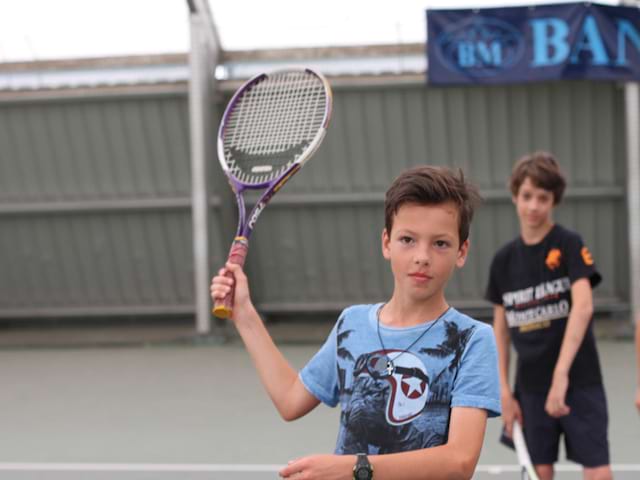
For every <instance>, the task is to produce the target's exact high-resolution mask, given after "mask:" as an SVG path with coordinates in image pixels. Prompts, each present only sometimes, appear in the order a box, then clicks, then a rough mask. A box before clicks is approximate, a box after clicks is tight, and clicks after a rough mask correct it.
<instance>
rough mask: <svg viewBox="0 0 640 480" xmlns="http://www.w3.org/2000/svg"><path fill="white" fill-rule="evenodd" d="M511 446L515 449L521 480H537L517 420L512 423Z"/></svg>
mask: <svg viewBox="0 0 640 480" xmlns="http://www.w3.org/2000/svg"><path fill="white" fill-rule="evenodd" d="M513 445H514V447H515V449H516V455H517V456H518V463H519V464H520V469H521V473H522V480H539V479H538V474H537V473H536V469H535V468H534V467H533V463H531V457H530V456H529V450H527V443H526V442H525V440H524V434H523V433H522V427H521V426H520V424H519V423H518V421H517V420H516V421H514V422H513Z"/></svg>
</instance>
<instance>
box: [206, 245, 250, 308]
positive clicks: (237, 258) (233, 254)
mask: <svg viewBox="0 0 640 480" xmlns="http://www.w3.org/2000/svg"><path fill="white" fill-rule="evenodd" d="M248 250H249V241H248V240H247V238H246V237H236V238H235V239H234V241H233V243H232V244H231V250H230V251H229V258H228V260H227V261H228V262H231V263H234V264H236V265H240V266H241V267H244V261H245V259H246V258H247V251H248ZM225 276H226V277H229V278H232V277H233V274H232V273H231V272H227V273H226V274H225ZM235 293H236V285H235V283H234V284H233V285H231V291H230V292H229V293H228V294H227V296H226V297H224V298H223V299H222V300H218V301H216V302H215V305H214V306H213V310H212V312H213V314H214V315H215V316H216V317H218V318H231V314H232V313H233V298H234V296H235Z"/></svg>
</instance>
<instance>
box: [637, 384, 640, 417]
mask: <svg viewBox="0 0 640 480" xmlns="http://www.w3.org/2000/svg"><path fill="white" fill-rule="evenodd" d="M636 408H637V409H638V413H640V386H638V388H637V389H636Z"/></svg>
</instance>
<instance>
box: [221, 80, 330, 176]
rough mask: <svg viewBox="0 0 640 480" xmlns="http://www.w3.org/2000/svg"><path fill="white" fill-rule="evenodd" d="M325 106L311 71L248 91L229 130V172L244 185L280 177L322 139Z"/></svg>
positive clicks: (265, 82)
mask: <svg viewBox="0 0 640 480" xmlns="http://www.w3.org/2000/svg"><path fill="white" fill-rule="evenodd" d="M326 104H327V91H326V89H325V86H324V84H323V82H322V81H321V80H320V79H319V78H318V77H316V76H315V75H313V74H311V73H307V72H282V73H280V74H278V75H272V76H269V77H267V78H266V79H265V80H263V81H262V82H259V83H257V84H256V85H254V86H253V87H252V88H250V89H249V90H247V91H246V92H245V93H244V95H242V97H241V98H240V99H239V100H238V102H237V104H236V107H235V108H234V109H233V111H232V112H231V114H230V115H229V118H228V121H227V126H226V129H225V137H224V148H225V156H226V158H227V165H228V167H229V170H230V173H231V174H232V175H233V176H234V177H236V178H237V179H238V180H240V181H241V182H243V183H263V182H268V181H271V180H273V179H274V178H277V177H278V176H280V175H281V174H282V173H283V172H284V170H285V169H286V168H288V167H289V166H290V165H291V164H292V163H293V162H295V161H296V160H297V159H298V158H299V157H300V156H301V155H303V154H304V152H305V150H306V149H307V147H308V146H309V145H310V144H311V143H312V141H313V140H314V138H315V137H316V136H317V135H318V132H319V131H320V130H321V128H322V126H323V123H324V121H325V116H326Z"/></svg>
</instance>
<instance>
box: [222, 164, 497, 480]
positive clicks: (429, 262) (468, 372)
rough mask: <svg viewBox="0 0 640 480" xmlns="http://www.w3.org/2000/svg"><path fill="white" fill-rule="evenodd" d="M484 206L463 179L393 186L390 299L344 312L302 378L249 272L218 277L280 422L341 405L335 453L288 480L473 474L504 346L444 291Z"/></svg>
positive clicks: (423, 175)
mask: <svg viewBox="0 0 640 480" xmlns="http://www.w3.org/2000/svg"><path fill="white" fill-rule="evenodd" d="M478 201H479V195H478V194H477V191H476V190H475V188H474V187H472V186H471V185H469V184H468V183H467V182H466V181H465V180H464V177H463V175H462V172H459V173H457V174H456V173H454V172H452V171H451V170H449V169H447V168H443V167H432V166H423V167H417V168H413V169H410V170H407V171H405V172H404V173H402V174H401V175H400V176H399V177H398V178H397V179H396V180H395V181H394V182H393V184H392V185H391V187H390V188H389V190H388V191H387V194H386V198H385V228H384V230H383V232H382V254H383V256H384V258H386V259H387V260H388V261H389V263H390V265H391V271H392V273H393V277H394V289H393V294H392V296H391V298H390V299H389V300H388V301H387V302H385V303H379V304H375V305H357V306H353V307H350V308H347V309H346V310H344V311H343V312H342V314H341V315H340V317H339V319H338V321H337V323H336V325H335V326H334V328H333V330H332V331H331V333H330V335H329V337H328V339H327V341H326V342H325V344H324V345H323V346H322V348H321V349H320V350H319V351H318V353H317V354H316V355H315V356H314V357H313V358H312V359H311V360H310V361H309V363H308V364H307V365H306V366H305V367H304V368H303V369H302V371H301V372H300V373H299V374H298V373H297V372H295V371H294V370H293V368H292V367H291V366H290V365H289V364H288V363H287V361H286V360H285V358H284V357H283V356H282V354H281V353H280V351H279V350H278V348H277V347H276V346H275V344H274V343H273V341H272V339H271V337H270V336H269V334H268V332H267V330H266V328H265V326H264V324H263V323H262V321H261V320H260V317H259V316H258V313H257V312H256V310H255V308H254V306H253V305H252V303H251V299H250V296H249V290H248V286H247V278H246V276H245V275H244V273H243V272H242V270H241V269H240V268H239V267H238V266H237V265H232V264H227V265H226V267H225V268H223V269H221V270H220V272H219V274H218V275H217V276H216V277H214V278H213V280H212V284H211V296H212V298H213V299H214V301H215V300H216V299H220V298H223V297H224V296H225V295H226V294H227V293H228V292H229V291H230V287H231V285H232V283H233V282H234V279H235V286H236V289H235V305H234V310H233V317H232V320H233V322H234V324H235V326H236V328H237V330H238V332H239V333H240V336H241V338H242V340H243V342H244V343H245V346H246V348H247V350H248V351H249V353H250V355H251V356H252V358H253V361H254V364H255V366H256V368H257V370H258V373H259V375H260V378H261V380H262V382H263V384H264V386H265V388H266V390H267V392H268V393H269V395H270V397H271V399H272V401H273V403H274V404H275V406H276V408H277V409H278V411H279V412H280V414H281V415H282V417H283V418H284V419H286V420H294V419H296V418H299V417H301V416H303V415H305V414H306V413H308V412H309V411H311V410H312V409H313V408H315V407H316V406H317V405H318V404H319V403H320V402H323V403H325V404H327V405H329V406H332V407H333V406H336V405H338V404H340V407H341V411H342V415H341V419H340V427H339V432H338V440H337V445H336V448H335V454H334V455H314V456H308V457H304V458H301V459H298V460H295V461H293V462H290V463H289V464H288V465H287V466H286V467H285V468H283V469H282V470H281V472H280V475H281V476H283V477H284V478H306V479H322V480H331V479H336V480H337V479H344V478H350V477H351V476H353V478H356V479H363V480H366V479H372V478H375V479H376V480H378V479H380V480H384V479H400V478H401V479H419V478H427V477H428V478H430V479H449V478H471V476H472V475H473V472H474V470H475V466H476V463H477V461H478V457H479V455H480V449H481V446H482V441H483V438H484V431H485V426H486V420H487V417H488V416H496V415H499V414H500V392H499V381H498V367H497V350H496V345H495V340H494V336H493V332H492V329H491V327H490V326H488V325H485V324H483V323H480V322H478V321H476V320H473V319H472V318H470V317H468V316H466V315H463V314H462V313H460V312H458V311H457V310H455V309H454V308H452V307H450V306H449V304H448V303H447V301H446V299H445V295H444V289H445V286H446V285H447V282H448V280H449V278H450V277H451V275H452V274H453V272H454V271H455V269H456V268H460V267H462V266H463V265H464V263H465V261H466V257H467V252H468V249H469V240H468V237H469V225H470V223H471V219H472V216H473V211H474V208H475V206H476V205H477V203H478ZM227 271H230V272H231V273H233V278H234V279H229V278H227V277H225V276H224V275H225V273H226V272H227Z"/></svg>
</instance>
